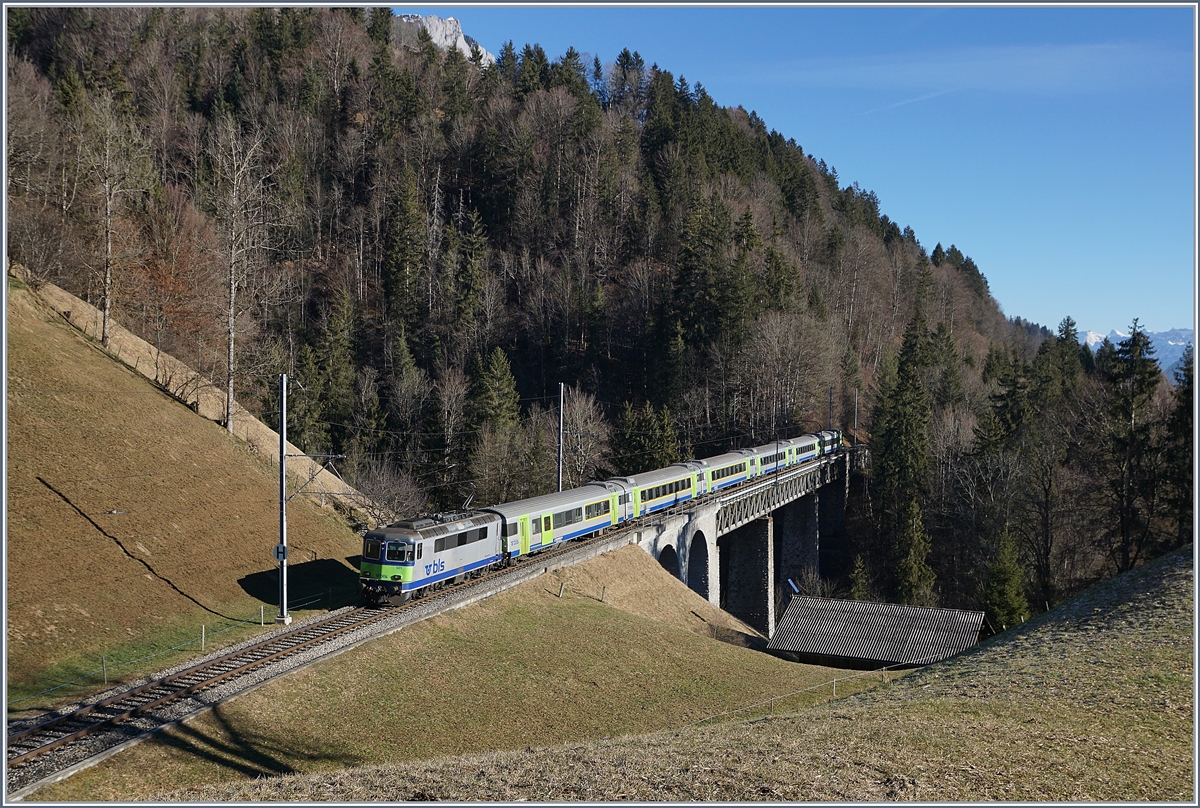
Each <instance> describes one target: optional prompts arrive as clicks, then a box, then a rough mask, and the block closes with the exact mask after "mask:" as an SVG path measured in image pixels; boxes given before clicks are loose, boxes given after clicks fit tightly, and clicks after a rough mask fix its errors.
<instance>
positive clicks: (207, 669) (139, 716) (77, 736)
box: [6, 530, 624, 798]
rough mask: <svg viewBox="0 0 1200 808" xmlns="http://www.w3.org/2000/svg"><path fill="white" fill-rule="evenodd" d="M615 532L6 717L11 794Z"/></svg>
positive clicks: (30, 788) (17, 794) (22, 792)
mask: <svg viewBox="0 0 1200 808" xmlns="http://www.w3.org/2000/svg"><path fill="white" fill-rule="evenodd" d="M617 532H624V531H623V530H621V531H615V530H614V531H605V532H604V533H600V534H597V535H596V536H593V537H589V538H587V539H584V540H582V541H579V540H576V541H571V542H567V543H564V544H563V545H562V546H561V547H555V548H554V549H553V550H548V551H546V552H543V553H539V554H537V555H536V556H533V557H531V558H529V559H528V560H527V561H524V562H518V563H517V564H514V565H513V566H511V567H505V568H500V569H497V570H491V571H489V572H487V573H485V574H483V575H481V576H479V577H477V578H471V579H468V580H467V581H464V582H461V583H458V584H454V585H451V586H446V587H444V588H441V589H438V590H435V591H433V592H428V593H425V594H423V596H422V597H419V598H415V599H413V600H411V601H409V602H407V603H405V604H403V605H400V606H392V607H385V608H378V609H376V608H366V607H361V606H360V607H354V608H351V609H347V610H343V611H341V612H339V613H336V614H334V615H332V616H329V617H325V618H322V619H319V620H315V621H312V622H308V623H305V624H303V625H301V626H298V627H296V628H292V629H290V630H287V631H285V632H282V633H274V634H273V635H272V636H270V637H268V638H266V639H264V640H261V641H258V642H254V641H250V643H249V644H243V645H242V646H240V647H238V648H237V649H236V650H233V651H230V652H228V653H225V654H222V655H220V656H217V657H215V658H212V659H208V660H205V661H203V662H201V663H199V664H194V665H191V666H190V667H186V668H184V669H182V670H176V671H174V672H171V673H169V674H167V675H164V676H160V677H157V678H155V679H153V680H151V681H148V682H144V683H142V684H140V685H137V686H135V687H133V688H131V689H128V690H125V691H122V692H120V693H116V694H114V695H111V696H106V697H104V698H102V699H100V700H98V701H96V702H94V703H89V704H85V705H83V706H80V707H77V708H76V709H73V710H70V711H69V712H64V713H47V714H46V715H43V716H40V717H37V718H34V719H28V720H24V721H19V722H11V723H10V730H9V733H8V737H7V744H6V747H7V748H6V753H7V764H8V766H7V768H8V772H7V773H8V783H7V784H8V791H7V793H8V796H9V797H14V796H15V797H17V798H20V797H23V796H25V795H27V794H28V793H31V792H32V791H33V790H35V787H40V786H42V785H46V784H48V783H51V782H54V781H55V780H59V779H62V778H63V777H66V776H69V775H70V774H72V773H74V772H75V771H78V770H79V769H81V768H84V767H86V766H87V765H90V764H91V763H94V762H97V761H98V760H100V759H102V758H103V757H104V756H106V755H107V754H110V753H112V752H113V751H115V750H116V748H117V747H121V746H124V745H125V744H127V743H129V742H131V741H134V740H136V739H138V738H140V737H144V736H146V735H147V734H149V733H152V732H154V731H156V730H158V729H161V728H162V727H164V726H167V725H169V724H172V723H174V722H177V721H179V720H181V719H182V718H185V717H187V716H189V715H192V714H194V713H195V712H197V711H198V710H201V709H203V708H205V707H207V706H209V705H211V704H214V703H216V702H219V701H221V700H223V699H225V698H229V697H230V696H232V695H234V694H235V693H238V692H241V691H243V690H245V689H247V688H249V687H253V686H256V685H257V684H259V683H261V682H262V681H265V680H266V679H270V678H274V677H276V676H280V675H283V674H284V673H287V672H289V671H291V670H293V669H295V668H296V667H299V666H300V665H302V664H306V663H307V662H309V661H312V660H313V659H316V658H319V657H321V656H324V655H326V654H327V653H332V652H333V651H336V650H340V649H342V648H345V647H348V646H350V645H355V644H357V643H358V642H361V641H363V640H364V639H369V638H370V637H371V636H374V635H376V634H384V633H387V632H388V631H391V630H394V629H395V628H397V627H400V626H402V625H409V624H411V623H413V622H417V621H418V620H423V619H425V618H427V617H431V616H433V615H436V614H439V613H441V612H443V611H445V610H447V609H450V608H453V607H454V606H456V605H458V604H459V602H461V601H464V600H466V599H467V598H470V597H471V596H472V595H471V593H472V591H473V590H475V589H477V588H479V587H480V586H481V585H485V584H487V583H488V582H489V581H494V580H495V579H498V578H503V577H505V576H508V575H517V576H522V574H525V575H527V574H528V572H529V571H531V570H535V569H537V568H539V567H545V566H546V564H547V562H550V563H553V562H554V561H555V560H556V559H558V558H559V557H561V556H562V555H565V554H568V553H571V552H572V551H576V550H579V549H581V548H583V547H585V546H586V545H588V544H590V543H593V542H595V541H597V540H602V539H611V538H612V537H613V536H614V535H615V534H616V533H617ZM373 624H383V625H378V626H376V625H373ZM339 640H341V641H340V642H339ZM322 646H328V648H323V647H322ZM301 657H302V658H301ZM243 680H248V681H245V682H243Z"/></svg>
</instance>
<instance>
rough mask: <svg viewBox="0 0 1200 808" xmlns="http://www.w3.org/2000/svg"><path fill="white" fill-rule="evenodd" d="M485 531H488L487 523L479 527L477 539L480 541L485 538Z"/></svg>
mask: <svg viewBox="0 0 1200 808" xmlns="http://www.w3.org/2000/svg"><path fill="white" fill-rule="evenodd" d="M487 531H488V526H487V525H484V526H483V527H481V528H479V539H478V540H479V541H482V540H484V539H486V538H487Z"/></svg>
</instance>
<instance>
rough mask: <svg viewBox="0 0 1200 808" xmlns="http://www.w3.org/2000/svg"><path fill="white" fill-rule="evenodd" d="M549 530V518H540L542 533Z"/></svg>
mask: <svg viewBox="0 0 1200 808" xmlns="http://www.w3.org/2000/svg"><path fill="white" fill-rule="evenodd" d="M549 529H550V517H549V516H543V517H542V530H543V531H547V530H549Z"/></svg>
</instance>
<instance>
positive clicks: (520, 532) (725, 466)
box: [359, 429, 842, 606]
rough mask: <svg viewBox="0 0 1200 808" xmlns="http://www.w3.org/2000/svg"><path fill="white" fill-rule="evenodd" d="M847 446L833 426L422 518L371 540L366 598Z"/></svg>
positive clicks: (411, 590) (363, 586) (419, 585)
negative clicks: (656, 467)
mask: <svg viewBox="0 0 1200 808" xmlns="http://www.w3.org/2000/svg"><path fill="white" fill-rule="evenodd" d="M841 447H842V433H841V431H840V430H837V429H833V430H827V431H825V432H818V433H816V434H811V435H801V436H800V437H797V438H789V439H786V440H779V441H775V442H773V443H768V444H765V445H763V446H759V447H758V448H755V449H735V450H733V451H730V452H726V453H725V454H722V455H718V456H716V457H709V458H705V459H703V460H684V461H682V462H679V463H672V464H671V465H670V466H667V467H666V468H663V469H656V470H654V471H647V472H643V473H641V474H635V475H633V476H631V477H613V478H611V479H608V480H603V481H598V482H592V483H587V484H586V485H583V486H580V487H579V488H573V489H570V490H568V491H558V492H555V493H553V494H544V495H542V496H537V497H530V498H528V499H522V500H519V501H517V502H507V503H503V504H499V505H492V506H491V507H487V508H479V509H477V510H470V511H456V512H446V513H432V514H424V515H421V516H419V517H417V518H414V519H405V520H402V521H399V522H395V523H393V524H390V525H387V526H386V527H380V528H377V529H375V530H370V531H368V532H367V533H366V534H365V535H364V536H363V549H362V559H361V562H360V567H359V592H360V594H361V595H362V597H363V600H364V601H366V602H367V603H369V604H372V605H375V606H380V605H384V604H392V605H398V604H402V603H405V602H406V601H408V600H410V599H412V598H414V597H419V596H420V595H421V594H424V593H426V592H429V591H432V590H435V589H438V588H440V587H442V586H446V585H449V584H452V583H458V582H461V581H463V580H466V579H467V578H471V577H476V576H478V575H481V574H483V573H484V572H486V571H487V570H489V569H491V568H493V567H497V566H508V565H510V564H512V563H513V562H515V561H518V560H520V559H523V558H525V557H527V556H530V555H532V554H535V553H538V552H540V551H542V550H546V549H549V548H550V547H553V546H555V545H557V544H560V543H562V542H565V541H570V540H572V539H578V538H582V537H585V536H590V535H592V534H594V533H599V532H600V531H602V530H605V529H608V528H611V527H614V526H616V525H620V524H622V523H625V522H629V521H631V520H634V519H639V518H641V517H643V516H646V515H648V514H652V513H655V512H657V511H661V510H664V509H666V508H670V507H673V506H675V505H678V504H680V503H682V502H687V501H688V500H691V499H695V498H703V497H707V496H711V495H713V494H715V493H717V492H718V491H721V490H722V489H725V488H729V487H730V486H733V485H737V484H739V483H743V482H746V481H747V480H753V479H755V478H758V477H762V476H764V475H767V474H775V473H777V472H781V471H784V470H786V469H789V468H792V467H794V466H798V465H800V464H802V463H807V462H809V461H811V460H814V459H816V458H818V457H822V456H824V455H828V454H832V453H834V452H836V451H838V450H839V449H840V448H841Z"/></svg>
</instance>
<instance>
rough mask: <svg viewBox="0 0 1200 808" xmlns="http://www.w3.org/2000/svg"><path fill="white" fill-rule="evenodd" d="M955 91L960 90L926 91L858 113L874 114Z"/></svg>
mask: <svg viewBox="0 0 1200 808" xmlns="http://www.w3.org/2000/svg"><path fill="white" fill-rule="evenodd" d="M955 92H958V91H957V90H938V91H937V92H936V93H925V94H924V95H919V96H917V97H916V98H909V99H906V100H904V101H897V102H896V103H894V104H887V105H886V106H882V107H877V108H876V109H869V110H867V111H866V112H860V113H858V114H859V115H874V114H875V113H876V112H887V111H888V110H890V109H895V108H896V107H904V106H908V105H909V104H916V103H919V102H921V101H928V100H929V99H931V98H938V97H940V96H943V95H949V94H950V93H955Z"/></svg>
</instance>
